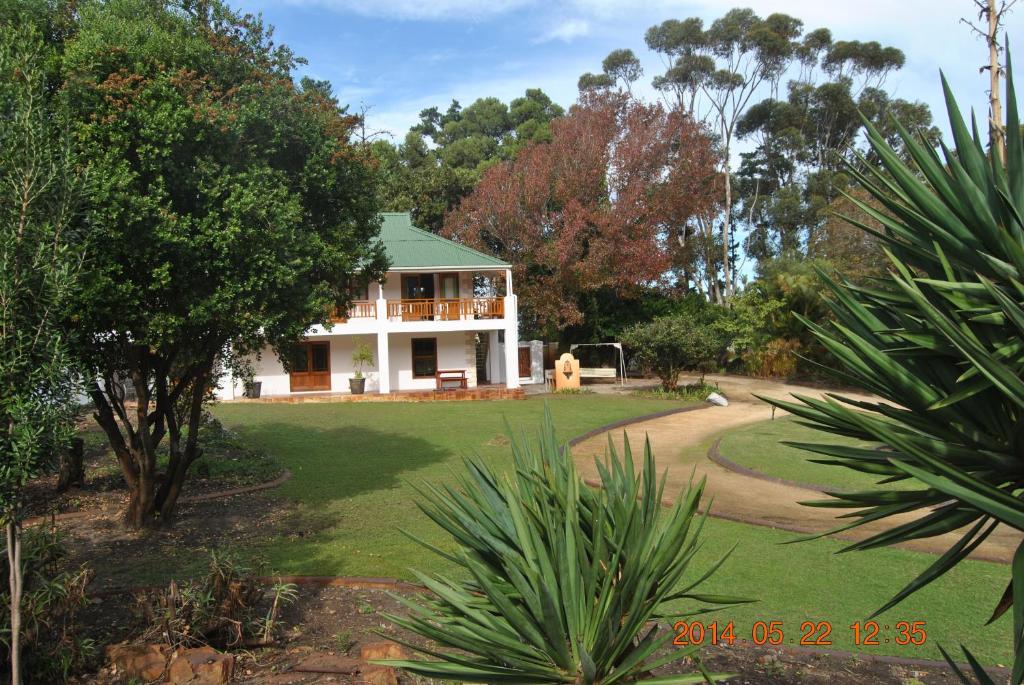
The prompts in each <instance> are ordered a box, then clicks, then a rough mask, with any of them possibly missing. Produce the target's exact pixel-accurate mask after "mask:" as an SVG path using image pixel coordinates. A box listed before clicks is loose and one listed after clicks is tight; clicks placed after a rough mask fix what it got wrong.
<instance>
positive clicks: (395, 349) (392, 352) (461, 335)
mask: <svg viewBox="0 0 1024 685" xmlns="http://www.w3.org/2000/svg"><path fill="white" fill-rule="evenodd" d="M471 335H472V333H468V332H466V331H456V332H449V333H392V334H391V335H390V336H389V340H388V343H389V348H388V349H389V355H388V356H389V358H390V360H391V389H392V390H432V389H434V388H435V387H436V385H437V381H436V380H435V379H434V378H413V375H412V339H413V338H437V368H439V369H466V371H467V373H466V377H467V379H468V381H469V387H471V388H472V387H475V386H476V363H475V362H474V361H473V358H472V357H469V358H467V352H466V350H467V342H466V338H467V336H471ZM474 354H475V351H474Z"/></svg>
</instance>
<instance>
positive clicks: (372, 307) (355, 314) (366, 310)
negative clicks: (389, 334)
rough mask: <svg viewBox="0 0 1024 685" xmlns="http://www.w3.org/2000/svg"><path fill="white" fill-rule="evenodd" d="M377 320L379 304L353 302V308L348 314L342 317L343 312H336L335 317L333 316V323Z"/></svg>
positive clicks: (350, 308)
mask: <svg viewBox="0 0 1024 685" xmlns="http://www.w3.org/2000/svg"><path fill="white" fill-rule="evenodd" d="M376 318H377V303H376V302H353V303H352V306H351V307H349V310H348V313H347V314H346V315H342V313H341V312H339V311H337V310H335V312H334V314H333V316H331V322H332V323H345V322H346V321H348V320H349V319H376Z"/></svg>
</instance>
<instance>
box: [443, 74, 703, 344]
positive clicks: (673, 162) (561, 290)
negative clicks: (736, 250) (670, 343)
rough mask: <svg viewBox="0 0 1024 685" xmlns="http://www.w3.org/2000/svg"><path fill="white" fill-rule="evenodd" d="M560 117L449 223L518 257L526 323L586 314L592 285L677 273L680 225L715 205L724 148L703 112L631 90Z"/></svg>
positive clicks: (634, 282)
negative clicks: (718, 148)
mask: <svg viewBox="0 0 1024 685" xmlns="http://www.w3.org/2000/svg"><path fill="white" fill-rule="evenodd" d="M551 129H552V140H551V142H549V143H534V144H531V145H528V146H526V147H525V148H523V149H522V150H521V151H520V152H519V154H518V155H517V157H516V158H515V159H514V160H512V161H509V162H504V163H502V164H498V165H496V166H494V167H492V168H491V169H490V170H488V171H487V173H486V174H485V175H484V177H483V179H482V180H481V181H480V183H479V184H478V185H477V187H476V189H475V190H474V192H473V193H472V194H471V195H470V196H469V197H467V198H466V199H465V200H463V201H462V203H461V204H460V206H459V207H458V208H457V209H456V210H455V211H453V212H452V213H451V214H449V215H448V217H447V219H446V221H445V226H444V232H445V234H446V235H447V236H448V237H451V238H453V239H455V240H457V241H459V242H462V243H464V244H466V245H469V246H471V247H474V248H476V249H479V250H482V251H485V252H488V253H490V254H493V255H495V256H497V257H500V258H503V259H505V260H507V261H508V262H510V263H511V264H512V265H513V271H514V276H515V279H516V291H517V293H518V295H519V299H520V311H521V313H522V316H523V321H524V324H526V326H527V327H528V328H531V329H535V330H546V331H549V332H554V331H557V330H560V329H562V328H564V327H566V326H569V325H573V324H576V323H579V322H580V320H581V313H580V308H579V306H578V298H579V296H580V295H581V294H584V293H587V292H592V291H596V290H598V289H609V288H610V289H612V290H613V291H615V292H618V293H621V294H624V295H625V294H628V293H629V292H630V291H631V290H632V289H635V288H637V287H638V286H641V285H650V284H652V283H658V282H663V281H666V280H668V279H669V277H670V275H671V271H672V270H673V269H678V267H679V260H678V256H679V255H678V252H679V246H680V244H681V241H680V240H679V236H681V235H687V234H692V229H690V228H688V227H691V226H692V225H693V223H694V220H695V219H696V218H697V217H707V216H710V215H713V214H714V208H715V202H716V198H717V192H716V190H715V186H716V184H717V174H718V172H717V167H718V159H717V157H716V154H715V151H714V147H713V145H712V142H711V140H710V139H709V137H708V135H707V134H706V132H705V130H704V129H703V127H702V126H701V125H700V124H698V123H697V122H694V121H693V120H692V119H689V118H688V117H687V116H686V115H684V114H683V113H681V112H676V111H666V110H665V109H664V108H663V107H662V106H661V105H658V104H653V105H648V104H643V103H639V102H636V101H635V100H632V99H630V98H628V97H626V96H624V95H622V94H602V95H597V96H589V97H587V98H586V99H585V100H584V101H583V102H581V103H580V104H578V105H576V106H574V107H573V108H572V109H571V110H570V112H569V114H568V115H567V116H565V117H564V118H562V119H558V120H556V121H554V122H552V124H551ZM679 271H680V272H681V271H682V270H679ZM680 275H681V277H682V280H683V281H684V283H683V284H684V285H685V281H686V280H689V278H688V276H687V275H686V274H682V273H680Z"/></svg>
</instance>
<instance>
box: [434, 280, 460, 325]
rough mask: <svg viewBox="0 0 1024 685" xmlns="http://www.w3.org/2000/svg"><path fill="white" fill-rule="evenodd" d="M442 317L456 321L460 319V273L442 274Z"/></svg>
mask: <svg viewBox="0 0 1024 685" xmlns="http://www.w3.org/2000/svg"><path fill="white" fill-rule="evenodd" d="M440 280H441V305H440V309H441V311H440V312H439V313H440V314H441V319H443V320H445V321H456V320H458V319H459V314H460V309H459V305H460V303H459V275H458V274H441V276H440Z"/></svg>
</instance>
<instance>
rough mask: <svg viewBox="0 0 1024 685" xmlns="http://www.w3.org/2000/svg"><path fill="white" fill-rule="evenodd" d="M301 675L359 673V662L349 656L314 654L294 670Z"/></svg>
mask: <svg viewBox="0 0 1024 685" xmlns="http://www.w3.org/2000/svg"><path fill="white" fill-rule="evenodd" d="M292 670H293V671H297V672H299V673H358V672H359V662H358V661H356V660H355V659H350V658H348V657H347V656H338V655H335V654H312V655H310V656H308V657H306V658H305V659H303V660H302V661H300V662H299V663H298V664H296V665H295V666H294V667H293V668H292Z"/></svg>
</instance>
